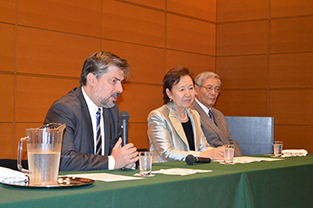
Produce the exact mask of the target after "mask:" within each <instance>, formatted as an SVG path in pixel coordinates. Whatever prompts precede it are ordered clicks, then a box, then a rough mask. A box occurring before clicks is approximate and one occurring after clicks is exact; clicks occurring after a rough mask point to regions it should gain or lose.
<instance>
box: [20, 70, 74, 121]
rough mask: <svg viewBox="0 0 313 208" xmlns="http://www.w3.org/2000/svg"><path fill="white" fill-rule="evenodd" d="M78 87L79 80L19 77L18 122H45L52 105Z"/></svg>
mask: <svg viewBox="0 0 313 208" xmlns="http://www.w3.org/2000/svg"><path fill="white" fill-rule="evenodd" d="M78 86H79V80H78V79H77V80H68V79H57V78H42V77H28V76H17V87H16V91H17V94H16V121H17V122H43V121H44V119H45V116H46V113H47V111H48V109H49V107H50V106H51V105H52V103H53V102H54V101H55V100H56V99H59V98H60V97H61V96H62V95H65V94H67V93H68V92H69V91H70V90H72V88H74V87H78Z"/></svg>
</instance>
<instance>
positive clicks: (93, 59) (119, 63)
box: [79, 51, 130, 86]
mask: <svg viewBox="0 0 313 208" xmlns="http://www.w3.org/2000/svg"><path fill="white" fill-rule="evenodd" d="M109 66H116V67H118V68H119V69H120V70H122V71H123V72H124V78H125V79H127V78H128V77H129V75H130V65H129V64H128V62H127V61H126V60H125V59H122V58H120V57H119V56H117V55H115V54H112V53H110V52H105V51H99V52H96V53H93V54H91V55H89V57H88V58H87V59H86V60H85V62H84V65H83V69H82V72H81V75H80V80H79V82H80V84H81V85H83V86H85V85H86V81H87V75H88V74H89V73H93V74H94V75H95V76H96V78H97V79H99V78H100V77H101V76H102V75H103V74H104V73H106V71H107V69H108V67H109Z"/></svg>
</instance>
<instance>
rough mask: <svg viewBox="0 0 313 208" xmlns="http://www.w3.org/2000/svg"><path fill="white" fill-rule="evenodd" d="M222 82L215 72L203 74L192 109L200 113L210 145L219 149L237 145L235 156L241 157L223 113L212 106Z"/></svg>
mask: <svg viewBox="0 0 313 208" xmlns="http://www.w3.org/2000/svg"><path fill="white" fill-rule="evenodd" d="M220 87H221V80H220V79H219V76H218V75H217V74H215V73H213V72H202V73H200V74H199V75H198V76H197V77H196V79H195V90H196V99H195V101H194V103H193V104H192V106H191V108H193V109H195V110H197V111H198V113H199V114H200V119H201V127H202V130H203V133H204V135H205V137H206V139H207V141H208V143H209V144H211V145H213V146H215V147H218V146H222V145H225V144H234V145H235V156H241V155H242V153H241V151H240V149H239V146H238V142H237V141H236V140H234V139H233V138H232V136H231V134H230V132H229V130H228V125H227V123H226V120H225V116H224V115H223V113H222V112H221V111H219V110H217V109H215V108H213V107H212V106H213V105H214V104H215V102H216V99H217V97H218V95H219V92H220Z"/></svg>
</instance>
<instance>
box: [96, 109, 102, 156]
mask: <svg viewBox="0 0 313 208" xmlns="http://www.w3.org/2000/svg"><path fill="white" fill-rule="evenodd" d="M96 118H97V147H96V155H101V153H102V151H101V150H102V140H101V136H102V135H101V128H100V120H101V109H100V108H99V109H98V111H97V114H96Z"/></svg>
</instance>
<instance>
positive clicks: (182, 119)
mask: <svg viewBox="0 0 313 208" xmlns="http://www.w3.org/2000/svg"><path fill="white" fill-rule="evenodd" d="M187 118H188V116H187V114H186V112H185V118H180V117H179V119H180V120H181V121H186V120H187Z"/></svg>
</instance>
